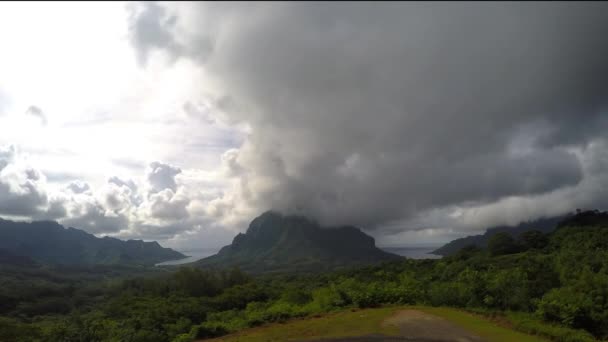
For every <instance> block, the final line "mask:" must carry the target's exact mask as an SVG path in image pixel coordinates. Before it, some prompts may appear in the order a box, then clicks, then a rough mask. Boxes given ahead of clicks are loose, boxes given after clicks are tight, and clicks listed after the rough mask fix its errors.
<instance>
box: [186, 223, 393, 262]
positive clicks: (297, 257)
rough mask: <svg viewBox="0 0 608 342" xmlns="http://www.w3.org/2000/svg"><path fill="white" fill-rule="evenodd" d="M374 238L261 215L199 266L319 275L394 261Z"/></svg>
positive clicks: (345, 229)
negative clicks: (345, 268)
mask: <svg viewBox="0 0 608 342" xmlns="http://www.w3.org/2000/svg"><path fill="white" fill-rule="evenodd" d="M402 258H403V257H401V256H398V255H395V254H391V253H388V252H385V251H383V250H381V249H379V248H377V247H376V245H375V240H374V238H373V237H371V236H369V235H367V234H365V233H363V232H362V231H361V230H359V229H358V228H356V227H352V226H342V227H321V226H320V225H319V224H318V223H316V222H314V221H311V220H309V219H307V218H305V217H301V216H283V215H281V214H279V213H275V212H266V213H264V214H262V215H261V216H259V217H257V218H255V219H254V220H253V221H252V222H251V223H250V225H249V228H248V229H247V232H246V233H245V234H242V233H240V234H238V235H237V236H236V237H235V238H234V240H233V241H232V244H230V245H228V246H225V247H223V248H222V249H221V250H220V251H219V253H218V254H216V255H213V256H210V257H208V258H205V259H202V260H199V261H197V262H196V263H195V265H197V266H200V267H216V268H223V267H233V266H238V267H239V268H241V269H242V270H245V271H249V272H256V273H266V272H280V271H322V270H329V269H336V268H341V267H348V266H355V265H365V264H374V263H379V262H383V261H391V260H399V259H402Z"/></svg>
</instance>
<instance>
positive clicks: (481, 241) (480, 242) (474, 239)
mask: <svg viewBox="0 0 608 342" xmlns="http://www.w3.org/2000/svg"><path fill="white" fill-rule="evenodd" d="M569 217H572V214H566V215H561V216H555V217H549V218H540V219H537V220H531V221H525V222H520V223H519V224H517V225H514V226H507V225H505V226H495V227H490V228H487V229H486V231H485V232H484V233H483V234H478V235H469V236H465V237H462V238H458V239H455V240H452V241H450V242H448V243H446V244H445V245H443V246H441V247H439V248H437V249H436V250H434V251H432V252H431V254H435V255H441V256H449V255H452V254H454V253H456V252H458V251H459V250H461V249H462V248H464V247H467V246H470V245H473V246H476V247H480V248H485V247H486V245H487V243H488V241H489V240H490V238H491V237H492V236H494V235H495V234H497V233H502V232H505V233H508V234H510V235H511V236H513V237H517V236H518V235H519V234H521V233H523V232H526V231H530V230H538V231H541V232H543V233H550V232H552V231H554V230H555V229H556V228H557V227H558V225H559V223H560V222H562V221H563V220H565V219H567V218H569Z"/></svg>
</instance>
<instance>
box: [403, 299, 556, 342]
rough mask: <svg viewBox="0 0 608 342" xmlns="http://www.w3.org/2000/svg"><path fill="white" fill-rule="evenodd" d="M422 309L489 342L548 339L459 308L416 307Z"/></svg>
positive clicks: (539, 340) (521, 341)
mask: <svg viewBox="0 0 608 342" xmlns="http://www.w3.org/2000/svg"><path fill="white" fill-rule="evenodd" d="M414 309H418V310H420V311H423V312H426V313H430V314H432V315H435V316H439V317H442V318H444V319H446V320H448V321H450V322H453V323H455V324H457V325H459V326H461V327H462V328H464V329H466V330H468V331H470V332H472V333H474V334H475V335H478V336H479V337H481V338H483V339H485V340H486V341H489V342H503V341H504V342H511V341H518V342H542V341H547V340H546V339H544V338H541V337H538V336H532V335H527V334H524V333H521V332H518V331H515V330H512V329H509V328H506V327H502V326H500V325H498V324H497V323H495V322H491V321H489V320H487V319H484V318H483V317H480V316H478V315H474V314H471V313H468V312H464V311H461V310H457V309H452V308H446V307H426V306H420V307H418V306H417V307H414Z"/></svg>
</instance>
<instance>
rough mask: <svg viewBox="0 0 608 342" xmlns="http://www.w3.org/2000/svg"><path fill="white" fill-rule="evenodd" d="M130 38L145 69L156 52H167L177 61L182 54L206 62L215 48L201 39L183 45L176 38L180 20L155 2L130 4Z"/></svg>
mask: <svg viewBox="0 0 608 342" xmlns="http://www.w3.org/2000/svg"><path fill="white" fill-rule="evenodd" d="M131 5H132V6H131V20H130V27H129V31H130V38H131V42H132V44H133V45H135V46H136V47H137V49H136V52H137V60H138V62H139V64H140V65H142V66H145V65H146V64H147V62H148V57H149V55H150V53H151V52H152V51H154V50H164V51H166V52H168V54H169V56H170V57H171V58H172V59H173V60H174V59H175V58H177V57H179V56H183V55H187V56H190V57H192V58H194V59H196V60H198V61H204V60H206V58H207V56H208V55H209V53H211V51H212V49H213V42H212V41H211V40H209V39H206V38H204V39H203V38H200V37H199V39H198V40H197V41H196V42H191V44H188V45H183V44H182V43H180V42H179V41H178V40H177V39H176V38H175V35H174V33H175V29H176V27H175V24H176V21H177V17H176V16H175V15H171V14H170V13H168V11H167V10H166V9H165V8H163V7H162V6H160V5H158V4H157V3H155V2H141V3H133V4H131Z"/></svg>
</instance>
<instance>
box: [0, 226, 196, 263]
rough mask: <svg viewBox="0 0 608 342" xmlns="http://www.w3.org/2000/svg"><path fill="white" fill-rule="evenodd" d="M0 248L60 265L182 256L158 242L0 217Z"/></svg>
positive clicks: (8, 252) (127, 261)
mask: <svg viewBox="0 0 608 342" xmlns="http://www.w3.org/2000/svg"><path fill="white" fill-rule="evenodd" d="M0 250H2V251H3V254H5V255H16V256H24V257H28V258H31V259H33V260H35V261H38V262H42V263H49V264H63V265H93V264H106V265H107V264H137V265H154V264H155V263H158V262H162V261H167V260H174V259H180V258H184V257H185V256H184V255H183V254H181V253H179V252H176V251H174V250H172V249H170V248H163V247H161V246H160V245H159V244H158V242H155V241H154V242H144V241H141V240H128V241H123V240H119V239H115V238H110V237H104V238H97V237H95V236H94V235H92V234H89V233H87V232H85V231H82V230H79V229H75V228H67V229H66V228H64V227H63V226H61V225H60V224H58V223H57V222H52V221H37V222H31V223H29V222H14V221H8V220H2V219H0Z"/></svg>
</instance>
